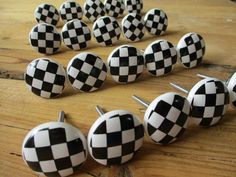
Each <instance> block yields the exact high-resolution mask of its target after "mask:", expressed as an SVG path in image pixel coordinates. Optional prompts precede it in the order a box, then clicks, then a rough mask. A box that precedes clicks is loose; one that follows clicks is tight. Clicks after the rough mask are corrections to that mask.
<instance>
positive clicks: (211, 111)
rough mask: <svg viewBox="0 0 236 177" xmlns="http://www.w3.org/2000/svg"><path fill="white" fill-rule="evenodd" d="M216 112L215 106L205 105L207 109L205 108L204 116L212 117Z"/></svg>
mask: <svg viewBox="0 0 236 177" xmlns="http://www.w3.org/2000/svg"><path fill="white" fill-rule="evenodd" d="M214 112H215V107H214V106H213V107H205V110H204V115H203V117H206V118H211V117H213V116H214Z"/></svg>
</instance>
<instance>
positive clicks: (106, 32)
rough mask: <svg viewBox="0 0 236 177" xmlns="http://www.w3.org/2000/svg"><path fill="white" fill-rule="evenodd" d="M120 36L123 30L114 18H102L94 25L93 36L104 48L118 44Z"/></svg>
mask: <svg viewBox="0 0 236 177" xmlns="http://www.w3.org/2000/svg"><path fill="white" fill-rule="evenodd" d="M120 34H121V28H120V26H119V23H118V22H117V20H116V19H115V18H114V17H109V16H104V17H100V18H99V19H97V20H96V22H95V23H94V25H93V35H94V37H95V39H96V40H97V42H98V43H99V44H101V45H103V46H109V45H112V44H114V43H116V42H117V41H118V40H119V39H120Z"/></svg>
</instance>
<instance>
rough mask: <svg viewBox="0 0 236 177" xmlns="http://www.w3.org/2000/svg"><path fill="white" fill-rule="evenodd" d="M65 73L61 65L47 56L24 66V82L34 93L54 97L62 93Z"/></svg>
mask: <svg viewBox="0 0 236 177" xmlns="http://www.w3.org/2000/svg"><path fill="white" fill-rule="evenodd" d="M65 80H66V74H65V70H64V69H63V67H62V65H60V64H59V63H57V62H56V61H54V60H51V59H48V58H39V59H35V60H33V61H32V62H31V63H30V64H29V65H28V66H27V68H26V72H25V82H26V85H27V87H28V88H29V90H30V91H31V92H33V93H34V94H35V95H38V96H41V97H43V98H54V97H56V96H58V95H60V94H61V93H62V91H63V90H64V86H65Z"/></svg>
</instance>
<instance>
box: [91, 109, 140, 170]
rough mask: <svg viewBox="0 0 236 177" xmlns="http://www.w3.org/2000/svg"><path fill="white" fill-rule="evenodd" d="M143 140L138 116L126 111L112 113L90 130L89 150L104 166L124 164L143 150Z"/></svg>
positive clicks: (102, 118) (103, 116) (95, 123)
mask: <svg viewBox="0 0 236 177" xmlns="http://www.w3.org/2000/svg"><path fill="white" fill-rule="evenodd" d="M143 138H144V129H143V125H142V124H141V122H140V121H139V119H138V118H137V117H136V116H134V115H133V114H132V113H130V112H128V111H124V110H116V111H111V112H108V113H106V114H104V115H102V116H101V117H100V118H99V119H97V120H96V121H95V122H94V124H93V125H92V127H91V128H90V130H89V134H88V150H89V153H90V155H91V156H92V158H93V159H94V160H95V161H97V162H98V163H100V164H102V165H108V166H109V165H117V164H123V163H125V162H127V161H129V160H131V159H132V158H133V156H134V155H135V153H136V152H137V151H138V150H139V149H140V148H141V146H142V144H143Z"/></svg>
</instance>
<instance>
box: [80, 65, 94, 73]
mask: <svg viewBox="0 0 236 177" xmlns="http://www.w3.org/2000/svg"><path fill="white" fill-rule="evenodd" d="M92 69H93V66H91V65H90V64H88V63H84V64H83V66H82V68H81V71H83V72H84V73H86V74H90V73H91V70H92Z"/></svg>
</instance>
